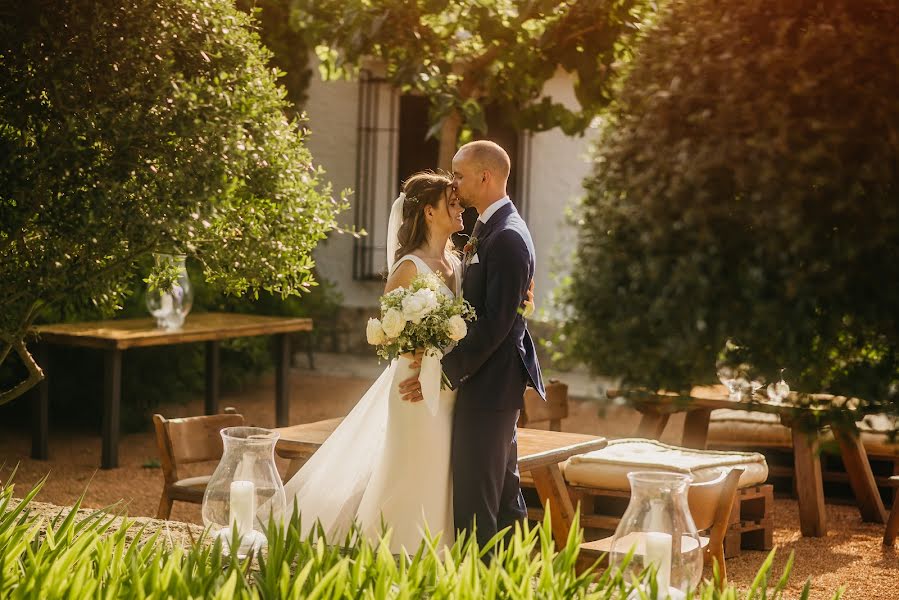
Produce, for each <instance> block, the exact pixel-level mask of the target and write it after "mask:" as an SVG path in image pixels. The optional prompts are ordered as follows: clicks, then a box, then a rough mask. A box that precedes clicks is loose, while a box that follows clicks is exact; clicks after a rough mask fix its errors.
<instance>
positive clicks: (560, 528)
mask: <svg viewBox="0 0 899 600" xmlns="http://www.w3.org/2000/svg"><path fill="white" fill-rule="evenodd" d="M531 477H533V479H534V485H535V486H536V488H537V494H538V495H539V496H540V503H541V504H543V508H544V509H545V510H548V511H549V512H550V517H549V518H550V523H551V524H552V530H553V539H555V540H556V549H557V550H561V549H562V548H564V547H565V545H566V543H567V542H568V532H569V530H570V529H571V524H572V523H573V522H574V506H572V504H571V497H570V496H569V495H568V488H567V486H566V485H565V480H564V479H563V478H562V472H561V471H560V470H559V465H557V464H555V463H553V464H550V465H547V466H545V467H538V468H536V469H532V470H531Z"/></svg>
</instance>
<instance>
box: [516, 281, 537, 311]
mask: <svg viewBox="0 0 899 600" xmlns="http://www.w3.org/2000/svg"><path fill="white" fill-rule="evenodd" d="M535 309H536V305H535V304H534V280H533V279H531V285H529V286H528V297H527V299H525V301H524V302H522V303H521V306H520V307H519V309H518V310H519V311H520V312H521V314H522V316H523V317H524V318H525V319H528V318H530V317H531V316H532V315H533V314H534V310H535Z"/></svg>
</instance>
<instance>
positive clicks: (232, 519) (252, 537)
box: [203, 427, 286, 558]
mask: <svg viewBox="0 0 899 600" xmlns="http://www.w3.org/2000/svg"><path fill="white" fill-rule="evenodd" d="M221 435H222V442H223V443H224V453H223V454H222V459H221V461H220V462H219V464H218V466H217V467H216V469H215V472H214V473H213V474H212V477H211V478H210V480H209V484H208V485H207V486H206V493H205V494H204V495H203V524H204V525H205V526H206V527H208V528H209V529H210V533H211V535H213V536H217V537H221V538H222V546H223V547H224V548H225V550H226V551H229V552H233V553H235V554H237V556H238V557H241V558H243V557H246V556H248V555H249V554H250V553H252V552H255V551H256V550H259V549H260V548H263V547H265V546H266V544H267V542H266V536H265V532H266V530H267V528H268V524H269V521H271V520H274V521H276V522H281V521H282V520H283V519H284V516H285V515H284V512H285V508H286V500H285V497H284V485H283V484H282V483H281V477H280V475H278V470H277V468H276V466H275V443H276V442H277V441H278V438H279V437H280V434H279V433H277V432H275V431H271V430H270V429H263V428H262V427H226V428H224V429H222V431H221ZM235 530H236V533H237V535H238V536H239V543H238V546H237V548H236V549H235V548H233V547H232V546H233V541H234V534H235ZM235 550H236V552H235Z"/></svg>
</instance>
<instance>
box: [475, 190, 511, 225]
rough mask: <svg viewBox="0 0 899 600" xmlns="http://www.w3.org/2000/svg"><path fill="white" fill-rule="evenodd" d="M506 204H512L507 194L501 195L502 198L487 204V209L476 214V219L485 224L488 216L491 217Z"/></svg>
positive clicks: (488, 218)
mask: <svg viewBox="0 0 899 600" xmlns="http://www.w3.org/2000/svg"><path fill="white" fill-rule="evenodd" d="M506 204H512V201H511V200H509V197H508V196H503V197H502V198H500V199H499V200H497V201H496V202H494V203H493V204H491V205H490V206H488V207H487V210H485V211H484V212H482V213H481V214H480V215H478V221H480V222H481V223H484V224H485V225H486V224H487V221H489V220H490V217H492V216H493V214H494V213H495V212H496V211H498V210H499V209H501V208H502V207H504V206H505V205H506Z"/></svg>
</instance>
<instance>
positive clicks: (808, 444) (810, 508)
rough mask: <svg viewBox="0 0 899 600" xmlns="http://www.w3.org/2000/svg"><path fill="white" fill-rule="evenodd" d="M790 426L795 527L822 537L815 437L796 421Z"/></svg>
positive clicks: (824, 528)
mask: <svg viewBox="0 0 899 600" xmlns="http://www.w3.org/2000/svg"><path fill="white" fill-rule="evenodd" d="M791 429H792V432H793V465H794V470H795V477H796V492H797V495H798V497H799V528H800V529H801V530H802V535H804V536H807V537H823V536H824V535H826V534H827V520H826V515H825V512H824V481H823V480H822V477H821V458H820V456H818V436H817V435H816V434H812V435H811V436H810V435H809V434H808V433H806V432H805V431H803V430H802V429H801V427H800V425H799V422H798V420H797V421H796V422H794V423H792V424H791Z"/></svg>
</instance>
